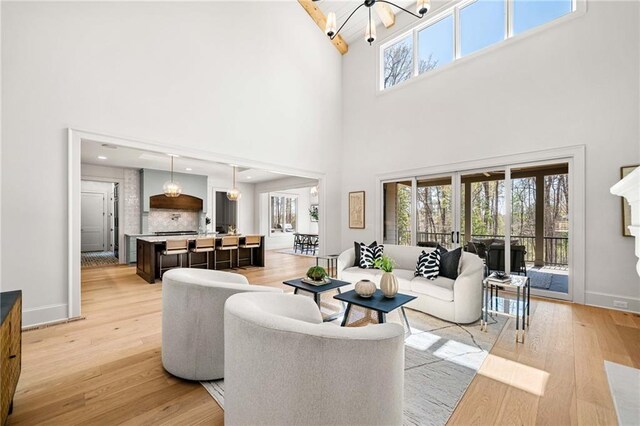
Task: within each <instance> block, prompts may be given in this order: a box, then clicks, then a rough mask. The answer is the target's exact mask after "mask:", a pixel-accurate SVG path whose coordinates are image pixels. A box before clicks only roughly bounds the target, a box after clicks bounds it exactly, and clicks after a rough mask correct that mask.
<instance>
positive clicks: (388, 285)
mask: <svg viewBox="0 0 640 426" xmlns="http://www.w3.org/2000/svg"><path fill="white" fill-rule="evenodd" d="M380 290H382V294H384V297H388V298H392V297H395V296H396V294H398V279H397V278H396V276H395V275H393V273H392V272H385V273H384V274H382V278H381V279H380Z"/></svg>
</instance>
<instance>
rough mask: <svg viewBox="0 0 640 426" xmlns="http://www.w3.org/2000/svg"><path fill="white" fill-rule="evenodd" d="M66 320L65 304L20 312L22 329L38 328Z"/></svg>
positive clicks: (67, 313)
mask: <svg viewBox="0 0 640 426" xmlns="http://www.w3.org/2000/svg"><path fill="white" fill-rule="evenodd" d="M68 319H69V309H68V305H67V304H66V303H61V304H58V305H46V306H40V307H38V308H32V309H23V310H22V325H23V327H32V326H39V325H44V324H49V323H53V322H59V321H65V320H68Z"/></svg>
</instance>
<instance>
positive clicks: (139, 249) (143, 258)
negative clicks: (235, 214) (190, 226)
mask: <svg viewBox="0 0 640 426" xmlns="http://www.w3.org/2000/svg"><path fill="white" fill-rule="evenodd" d="M223 236H224V235H216V236H215V239H216V247H218V246H219V245H220V244H221V242H222V237H223ZM212 237H213V235H211V234H209V235H204V234H201V235H180V236H145V237H138V238H137V239H136V261H137V265H136V273H137V274H138V275H139V276H140V277H142V278H143V279H144V280H145V281H147V282H148V283H150V284H153V283H154V282H155V281H156V279H158V278H160V266H159V264H158V256H159V255H160V253H161V252H163V251H164V250H165V247H166V242H167V241H168V240H189V248H193V247H194V246H195V240H196V239H197V238H212ZM239 237H240V245H242V244H244V241H245V237H244V235H240V236H239ZM251 251H253V253H251ZM190 255H191V262H192V263H193V264H205V263H206V262H207V253H190ZM239 255H240V265H236V266H241V267H243V266H264V235H261V236H260V247H258V248H252V249H244V248H241V249H240V253H239ZM187 256H188V255H186V254H185V255H183V266H184V267H186V266H187V265H188V260H187ZM230 256H233V260H234V263H235V259H236V251H235V250H216V251H215V259H216V261H217V262H214V261H213V259H214V253H211V254H210V260H211V261H210V265H209V266H210V267H209V269H227V268H228V267H229V258H230ZM250 259H253V262H252V261H251V260H250ZM177 266H180V256H179V255H171V256H165V257H164V258H163V259H162V268H163V269H164V268H165V267H167V268H171V267H177ZM202 267H204V265H203V266H202Z"/></svg>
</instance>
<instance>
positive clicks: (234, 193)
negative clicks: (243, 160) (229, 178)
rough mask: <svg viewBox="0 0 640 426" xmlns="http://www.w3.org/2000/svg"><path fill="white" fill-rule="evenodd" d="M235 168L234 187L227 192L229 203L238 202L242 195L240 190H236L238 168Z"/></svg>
mask: <svg viewBox="0 0 640 426" xmlns="http://www.w3.org/2000/svg"><path fill="white" fill-rule="evenodd" d="M232 167H233V187H232V188H231V189H230V190H228V191H227V198H228V199H229V201H238V200H239V199H240V197H241V196H242V194H240V190H239V189H238V188H236V166H232Z"/></svg>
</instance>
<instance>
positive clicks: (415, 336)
mask: <svg viewBox="0 0 640 426" xmlns="http://www.w3.org/2000/svg"><path fill="white" fill-rule="evenodd" d="M440 339H441V337H440V336H436V335H435V334H433V333H429V332H427V331H420V330H418V329H416V328H413V327H411V336H409V337H407V339H406V340H405V341H404V344H405V345H407V346H409V347H412V348H414V349H417V350H419V351H426V350H427V349H429V348H430V347H431V346H433V344H434V343H436V342H437V341H438V340H440Z"/></svg>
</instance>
